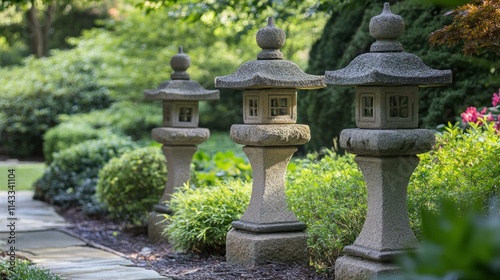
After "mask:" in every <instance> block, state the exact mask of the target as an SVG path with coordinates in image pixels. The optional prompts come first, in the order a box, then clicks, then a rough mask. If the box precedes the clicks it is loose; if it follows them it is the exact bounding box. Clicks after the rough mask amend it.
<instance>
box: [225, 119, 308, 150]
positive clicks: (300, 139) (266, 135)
mask: <svg viewBox="0 0 500 280" xmlns="http://www.w3.org/2000/svg"><path fill="white" fill-rule="evenodd" d="M231 138H232V139H233V141H234V142H236V143H238V144H242V145H249V146H297V145H303V144H305V143H307V142H308V141H309V139H311V134H310V130H309V126H307V125H303V124H282V125H246V124H234V125H232V126H231Z"/></svg>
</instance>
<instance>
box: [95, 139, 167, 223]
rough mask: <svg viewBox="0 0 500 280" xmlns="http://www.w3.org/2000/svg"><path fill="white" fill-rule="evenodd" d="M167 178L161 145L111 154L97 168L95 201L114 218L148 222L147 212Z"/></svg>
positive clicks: (158, 196)
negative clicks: (112, 155)
mask: <svg viewBox="0 0 500 280" xmlns="http://www.w3.org/2000/svg"><path fill="white" fill-rule="evenodd" d="M166 182H167V165H166V162H165V157H164V156H163V153H162V152H161V150H160V149H158V148H156V147H146V148H140V149H136V150H133V151H130V152H126V153H124V154H123V155H121V156H120V157H116V158H112V159H111V160H110V161H109V162H108V163H106V164H105V165H104V167H103V168H102V169H101V170H100V171H99V179H98V181H97V186H96V197H97V201H99V202H101V203H102V205H103V208H104V209H105V210H106V211H107V213H109V215H110V217H111V218H113V219H119V220H122V221H125V222H128V223H131V224H132V225H135V226H146V225H147V214H148V213H149V212H150V211H151V210H152V209H153V205H154V204H156V203H158V202H159V200H160V197H161V195H162V194H163V190H164V189H165V184H166Z"/></svg>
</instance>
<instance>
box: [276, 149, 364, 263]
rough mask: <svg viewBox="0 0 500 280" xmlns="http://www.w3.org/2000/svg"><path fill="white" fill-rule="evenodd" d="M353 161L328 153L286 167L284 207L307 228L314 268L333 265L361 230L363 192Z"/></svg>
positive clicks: (347, 156)
mask: <svg viewBox="0 0 500 280" xmlns="http://www.w3.org/2000/svg"><path fill="white" fill-rule="evenodd" d="M353 158H354V156H352V155H346V156H339V155H337V154H335V153H334V152H331V151H330V152H329V153H327V154H326V155H325V156H324V157H323V158H321V159H316V158H315V155H309V156H308V158H306V159H303V160H296V161H294V162H292V164H291V165H290V166H289V170H288V176H287V189H286V194H287V200H288V205H289V207H290V209H291V210H292V211H293V212H294V213H295V214H296V215H297V218H298V219H299V220H300V221H303V222H305V223H306V224H307V234H308V240H307V243H308V248H309V255H310V257H311V261H312V262H313V263H315V264H316V266H317V267H318V268H320V267H324V266H331V265H333V263H335V259H336V258H337V257H338V256H339V255H340V254H341V252H342V249H343V248H344V246H346V245H349V244H352V243H353V242H354V240H355V239H356V237H357V235H358V233H359V232H360V231H361V228H362V226H363V222H364V219H365V215H366V188H365V185H364V181H363V176H362V174H361V172H360V171H359V170H358V168H357V165H356V163H355V162H354V160H353Z"/></svg>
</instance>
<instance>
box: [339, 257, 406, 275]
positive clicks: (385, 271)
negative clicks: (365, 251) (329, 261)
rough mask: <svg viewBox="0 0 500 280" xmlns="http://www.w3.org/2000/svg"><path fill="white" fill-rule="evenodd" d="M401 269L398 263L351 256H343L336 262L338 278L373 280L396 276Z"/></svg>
mask: <svg viewBox="0 0 500 280" xmlns="http://www.w3.org/2000/svg"><path fill="white" fill-rule="evenodd" d="M398 271H399V267H398V266H397V265H394V264H391V263H384V262H375V261H370V260H365V259H359V258H355V257H351V256H343V257H340V258H338V259H337V261H336V262H335V279H337V280H364V279H366V280H372V279H377V278H378V277H385V276H394V275H396V273H397V272H398Z"/></svg>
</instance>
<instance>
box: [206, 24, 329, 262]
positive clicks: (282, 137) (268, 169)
mask: <svg viewBox="0 0 500 280" xmlns="http://www.w3.org/2000/svg"><path fill="white" fill-rule="evenodd" d="M256 39H257V44H258V45H259V46H260V47H261V48H262V51H261V52H260V53H259V54H258V56H257V58H258V60H254V61H250V62H247V63H244V64H243V65H241V66H240V67H239V68H238V69H237V70H236V72H234V73H233V74H231V75H227V76H223V77H217V78H215V86H216V87H218V88H237V89H244V90H246V91H245V93H244V95H243V99H244V102H243V104H244V113H243V119H244V122H245V125H233V126H232V127H231V138H232V139H233V141H234V142H236V143H238V144H243V145H246V146H245V147H243V151H244V152H245V154H246V155H247V156H248V159H249V160H250V164H251V165H252V175H253V185H252V197H251V199H250V203H249V206H248V208H247V209H246V211H245V213H244V214H243V215H242V217H241V219H240V220H239V221H235V222H233V224H232V226H233V229H232V230H231V231H230V232H229V233H228V235H227V239H226V259H227V261H228V262H229V263H232V264H239V265H244V266H254V265H259V264H264V263H266V262H268V261H277V262H285V263H290V262H300V263H303V264H306V263H307V259H308V257H307V234H306V233H305V232H304V230H305V228H306V225H305V224H304V223H301V222H299V221H298V220H297V217H296V216H295V214H294V213H293V212H292V211H290V210H289V209H288V207H287V203H286V197H285V173H286V168H287V165H288V162H289V161H290V158H291V157H292V155H293V153H294V152H295V151H296V150H297V147H296V146H297V145H302V144H305V143H306V142H307V141H309V139H310V132H309V127H308V126H307V125H297V124H295V122H296V110H297V109H296V104H297V103H296V98H297V94H296V91H297V89H314V88H321V87H324V86H325V83H324V77H323V76H316V75H309V74H306V73H304V72H303V71H302V70H301V69H300V68H299V67H298V66H297V65H296V64H295V63H293V62H291V61H286V60H283V54H282V53H281V52H280V51H279V49H280V48H281V47H282V46H283V44H284V43H285V40H286V38H285V33H284V32H283V31H282V30H280V29H278V28H276V26H274V22H273V20H272V19H269V21H268V26H267V27H265V28H263V29H261V30H259V32H258V33H257V38H256ZM250 123H251V124H250Z"/></svg>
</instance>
